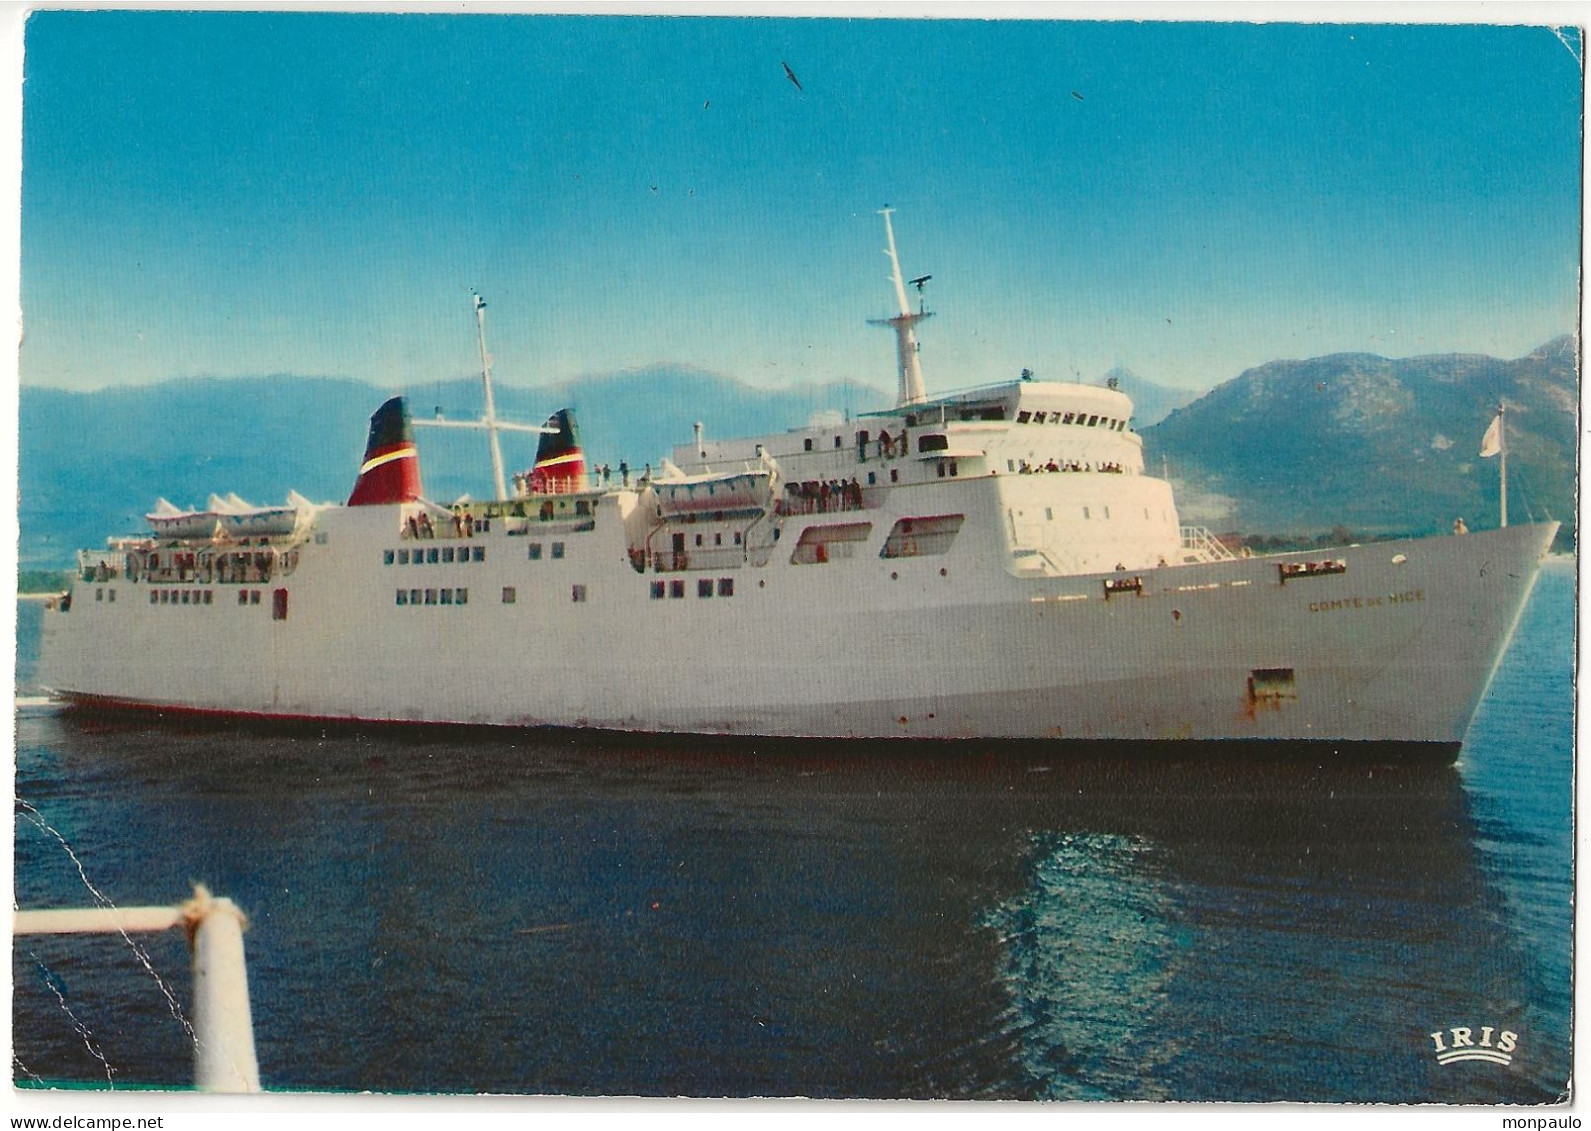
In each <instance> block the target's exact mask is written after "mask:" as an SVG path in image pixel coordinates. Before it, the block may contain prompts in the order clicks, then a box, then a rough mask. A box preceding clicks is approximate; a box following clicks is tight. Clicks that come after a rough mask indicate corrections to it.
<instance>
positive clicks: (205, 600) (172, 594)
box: [111, 589, 259, 605]
mask: <svg viewBox="0 0 1591 1131" xmlns="http://www.w3.org/2000/svg"><path fill="white" fill-rule="evenodd" d="M247 594H248V590H247V589H244V590H240V591H239V593H238V596H239V597H240V598H246V596H247ZM254 596H255V598H256V600H255V602H254V603H255V604H259V601H258V599H257V598H258V597H259V594H258V593H256V594H255V595H254ZM115 599H116V598H115V595H114V594H113V595H112V597H111V600H113V601H114V600H115ZM149 603H150V604H151V605H210V604H214V603H215V590H213V589H151V590H150V591H149ZM246 603H247V601H246V600H240V601H239V602H238V604H240V605H241V604H246Z"/></svg>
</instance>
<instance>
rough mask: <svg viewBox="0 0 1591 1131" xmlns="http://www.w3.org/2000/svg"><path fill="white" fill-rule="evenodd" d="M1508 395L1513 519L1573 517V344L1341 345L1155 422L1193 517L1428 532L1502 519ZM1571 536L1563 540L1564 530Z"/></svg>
mask: <svg viewBox="0 0 1591 1131" xmlns="http://www.w3.org/2000/svg"><path fill="white" fill-rule="evenodd" d="M1499 401H1501V402H1503V403H1504V404H1506V405H1507V408H1508V413H1507V423H1508V451H1509V459H1508V472H1509V485H1510V491H1509V519H1510V521H1512V522H1523V521H1526V520H1527V519H1528V518H1529V517H1530V516H1531V515H1534V516H1535V517H1536V518H1546V517H1548V516H1551V517H1552V518H1556V519H1558V520H1559V521H1561V522H1563V523H1564V524H1565V525H1566V527H1572V525H1573V523H1574V518H1575V510H1574V488H1575V466H1576V464H1575V457H1576V453H1575V440H1576V430H1575V429H1576V426H1575V413H1576V410H1577V408H1578V404H1579V386H1578V374H1577V358H1576V343H1575V342H1574V340H1573V339H1572V338H1569V337H1562V338H1557V339H1554V340H1553V341H1551V342H1548V343H1547V344H1546V345H1544V346H1542V347H1541V348H1539V349H1537V350H1535V351H1534V352H1533V353H1531V354H1529V355H1528V356H1526V357H1521V358H1516V359H1514V360H1511V361H1504V360H1499V359H1497V358H1493V357H1484V356H1476V355H1471V354H1440V355H1435V356H1428V357H1410V358H1399V359H1389V358H1384V357H1377V356H1375V355H1372V354H1334V355H1332V356H1330V357H1320V358H1314V359H1311V360H1308V361H1273V362H1270V363H1269V364H1266V365H1261V366H1259V367H1257V368H1255V369H1250V370H1248V371H1247V372H1245V373H1243V374H1241V375H1240V376H1238V377H1236V378H1234V379H1232V380H1231V381H1228V382H1226V383H1225V384H1223V385H1220V386H1218V387H1216V388H1215V389H1212V390H1211V391H1210V392H1209V393H1207V394H1205V395H1204V396H1203V397H1201V398H1199V399H1198V400H1197V401H1195V402H1194V403H1193V404H1191V405H1189V406H1187V407H1185V408H1182V409H1179V410H1177V411H1176V412H1173V413H1172V414H1171V415H1170V416H1169V417H1167V418H1166V419H1165V420H1164V421H1163V422H1161V423H1160V424H1159V425H1157V426H1155V427H1154V428H1151V429H1148V430H1147V431H1146V434H1145V437H1144V441H1145V448H1146V450H1147V451H1148V452H1149V453H1151V454H1150V456H1149V460H1150V463H1151V465H1152V467H1153V468H1154V469H1155V470H1158V469H1159V468H1160V466H1161V460H1162V459H1164V460H1165V461H1166V462H1167V463H1168V464H1169V467H1170V474H1171V478H1172V480H1173V482H1174V483H1175V484H1176V486H1177V488H1178V497H1179V501H1180V502H1181V504H1182V508H1183V513H1184V515H1185V516H1186V517H1187V518H1188V519H1189V520H1190V521H1199V522H1204V523H1205V524H1207V525H1209V526H1211V527H1213V528H1216V529H1219V530H1242V531H1248V532H1261V533H1271V534H1279V533H1288V532H1311V531H1321V530H1325V529H1326V528H1328V527H1329V526H1332V525H1334V524H1340V525H1343V526H1347V527H1349V528H1350V529H1352V530H1355V531H1362V532H1365V533H1429V532H1433V531H1445V530H1449V529H1451V528H1452V524H1453V520H1454V519H1455V518H1457V517H1459V516H1463V517H1465V519H1466V520H1467V521H1468V523H1469V524H1470V526H1472V527H1488V526H1494V525H1496V523H1497V520H1498V516H1497V511H1498V506H1497V477H1498V466H1497V465H1498V461H1497V460H1496V459H1495V458H1492V459H1481V458H1480V457H1479V451H1480V444H1481V437H1482V435H1483V433H1484V432H1485V430H1486V427H1487V425H1488V424H1489V423H1490V422H1491V419H1492V415H1493V412H1494V410H1495V408H1496V406H1497V404H1498V402H1499ZM1561 544H1562V543H1561Z"/></svg>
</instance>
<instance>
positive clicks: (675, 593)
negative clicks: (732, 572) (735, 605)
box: [652, 577, 735, 601]
mask: <svg viewBox="0 0 1591 1131" xmlns="http://www.w3.org/2000/svg"><path fill="white" fill-rule="evenodd" d="M713 592H714V585H713V579H712V578H710V577H703V578H700V579H698V580H697V582H696V596H698V597H711V596H712V595H713ZM717 592H718V595H719V596H720V597H733V596H734V595H735V579H734V578H733V577H720V578H719V579H718V584H717ZM683 596H685V582H684V581H681V580H674V581H654V582H652V600H654V601H661V600H663V598H665V597H669V598H677V597H683Z"/></svg>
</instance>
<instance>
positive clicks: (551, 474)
mask: <svg viewBox="0 0 1591 1131" xmlns="http://www.w3.org/2000/svg"><path fill="white" fill-rule="evenodd" d="M546 427H547V428H550V429H553V430H554V431H551V432H545V433H543V434H542V437H541V442H540V443H539V444H537V445H536V463H535V466H534V467H532V468H531V469H530V489H531V490H532V491H533V492H535V493H536V494H540V495H556V494H560V493H562V492H565V491H578V490H580V488H581V487H583V486H584V485H585V478H586V457H585V453H584V452H582V451H581V450H580V426H579V425H577V424H576V423H575V414H574V413H573V412H572V411H570V410H569V409H566V408H565V409H559V410H558V411H557V412H555V413H553V414H552V415H551V416H550V417H548V418H547V424H546Z"/></svg>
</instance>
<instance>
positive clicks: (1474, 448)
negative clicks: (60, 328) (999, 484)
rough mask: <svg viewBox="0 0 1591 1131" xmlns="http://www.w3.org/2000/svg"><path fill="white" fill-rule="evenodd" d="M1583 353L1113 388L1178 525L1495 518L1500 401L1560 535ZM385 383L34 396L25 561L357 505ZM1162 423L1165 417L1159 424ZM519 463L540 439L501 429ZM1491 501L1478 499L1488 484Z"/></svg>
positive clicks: (740, 427)
mask: <svg viewBox="0 0 1591 1131" xmlns="http://www.w3.org/2000/svg"><path fill="white" fill-rule="evenodd" d="M1576 360H1577V358H1576V343H1575V342H1574V341H1573V340H1572V339H1569V338H1559V339H1556V340H1554V341H1553V342H1549V343H1547V344H1546V345H1545V346H1543V347H1541V348H1540V349H1538V350H1536V351H1534V352H1533V353H1531V354H1529V355H1528V356H1526V357H1523V358H1518V359H1515V360H1512V361H1501V360H1498V359H1496V358H1490V357H1478V356H1472V355H1458V354H1449V355H1441V356H1436V357H1421V358H1405V359H1397V360H1391V359H1387V358H1382V357H1375V356H1372V355H1368V354H1339V355H1334V356H1331V357H1323V358H1315V359H1312V360H1308V361H1275V362H1271V363H1269V364H1267V365H1262V366H1259V367H1258V368H1255V369H1251V370H1248V371H1247V372H1245V373H1243V374H1241V375H1240V376H1238V377H1236V378H1234V379H1232V380H1231V381H1228V382H1226V383H1225V384H1223V385H1220V386H1218V387H1216V388H1215V389H1213V390H1211V391H1210V392H1208V393H1206V394H1204V395H1203V396H1202V397H1198V398H1197V399H1196V400H1193V401H1192V403H1182V404H1180V405H1179V404H1178V403H1177V402H1178V401H1179V400H1180V401H1184V402H1185V401H1186V400H1187V399H1188V398H1191V397H1193V396H1195V394H1192V393H1182V392H1180V391H1176V390H1169V389H1164V388H1162V387H1160V386H1156V385H1154V384H1153V383H1152V382H1147V381H1144V380H1143V379H1142V378H1140V377H1137V376H1136V375H1135V374H1132V373H1130V372H1128V371H1125V370H1116V371H1113V372H1112V373H1111V374H1109V375H1107V376H1109V377H1114V378H1116V380H1117V382H1118V384H1119V386H1120V387H1121V388H1122V390H1123V391H1124V392H1127V393H1129V395H1134V396H1135V400H1139V401H1140V403H1141V405H1142V408H1141V411H1140V413H1139V416H1138V417H1137V418H1135V423H1136V425H1137V427H1139V428H1140V429H1141V430H1142V431H1143V433H1144V439H1145V451H1146V453H1147V456H1146V458H1147V460H1148V463H1149V467H1150V470H1151V471H1154V472H1159V471H1160V470H1161V467H1162V466H1165V467H1166V468H1168V469H1169V473H1170V476H1171V478H1172V480H1173V482H1174V484H1175V485H1176V488H1177V492H1178V500H1179V503H1180V505H1181V508H1182V510H1183V513H1184V515H1185V517H1186V518H1187V519H1188V521H1194V522H1202V523H1204V524H1205V525H1208V526H1211V527H1212V528H1213V529H1216V530H1219V531H1232V530H1242V531H1246V532H1249V533H1264V534H1272V535H1276V534H1282V535H1288V534H1302V533H1308V532H1313V531H1320V530H1324V529H1326V528H1328V527H1330V526H1332V525H1334V524H1341V525H1345V526H1347V527H1349V528H1351V529H1352V530H1354V531H1362V532H1364V533H1366V534H1390V533H1423V532H1431V531H1437V530H1443V529H1447V528H1449V527H1450V526H1451V524H1452V521H1453V519H1454V518H1455V517H1457V516H1458V515H1465V516H1466V517H1467V518H1468V519H1469V521H1470V523H1471V525H1479V526H1484V525H1490V524H1491V523H1493V522H1495V512H1496V489H1495V484H1496V468H1495V464H1496V461H1495V460H1482V459H1480V458H1478V456H1477V452H1478V448H1479V443H1480V437H1481V433H1482V431H1484V429H1485V427H1486V425H1487V424H1488V422H1489V421H1490V420H1491V415H1492V410H1493V408H1494V406H1495V405H1496V404H1497V403H1498V402H1499V401H1501V402H1502V403H1504V404H1506V405H1507V407H1508V444H1509V452H1510V459H1509V475H1510V480H1511V483H1512V484H1513V485H1514V489H1513V490H1512V491H1511V492H1510V498H1511V507H1512V508H1514V515H1513V516H1511V517H1514V518H1515V521H1519V520H1523V519H1524V518H1526V517H1527V516H1529V515H1531V514H1534V515H1536V516H1537V517H1542V516H1545V515H1549V514H1550V515H1551V516H1552V517H1555V518H1558V519H1560V520H1563V521H1565V522H1566V523H1572V522H1573V518H1574V507H1573V500H1574V482H1575V479H1574V477H1575V466H1576V465H1575V439H1576V431H1575V427H1576V426H1575V419H1576V415H1575V414H1576V410H1577V408H1578V382H1577V368H1576ZM496 392H497V403H498V411H499V414H500V415H501V416H503V417H504V418H506V419H514V420H520V421H527V422H529V421H540V420H543V419H545V418H546V416H547V415H548V414H549V413H550V412H551V411H552V410H554V409H556V408H561V407H566V406H567V407H572V408H574V409H575V411H576V415H577V417H578V419H579V421H580V425H581V429H582V432H583V439H584V441H585V446H586V451H587V454H588V457H589V458H590V459H591V460H592V461H593V462H594V463H599V464H600V463H603V462H606V463H610V464H611V465H613V466H614V467H615V468H617V466H618V464H619V462H620V460H621V459H622V460H627V461H628V462H629V464H630V465H631V466H632V467H635V468H640V467H642V466H644V465H645V463H646V462H647V461H651V462H653V464H654V465H655V464H656V462H657V461H658V460H659V459H660V458H661V457H662V456H663V455H665V454H667V452H668V451H669V449H670V448H672V446H673V445H674V444H678V443H686V442H688V441H689V440H690V437H691V429H692V426H693V424H695V423H696V422H697V421H701V422H702V424H703V426H704V429H705V431H706V434H707V435H708V436H714V435H718V436H726V435H744V434H754V433H761V432H773V431H778V430H780V429H783V428H789V427H795V426H799V425H801V424H804V423H806V422H807V421H808V420H810V419H812V418H813V417H814V416H815V415H817V414H824V415H826V416H828V417H830V418H840V417H843V416H845V415H850V414H854V413H858V412H865V411H868V410H871V409H877V408H882V407H886V406H887V404H888V395H887V394H886V393H884V392H883V391H881V390H879V389H875V388H873V387H871V386H867V385H861V384H857V383H830V384H814V385H808V386H802V387H798V388H795V389H782V390H776V389H762V388H756V387H753V386H750V385H747V384H744V383H742V382H739V381H736V380H734V379H732V378H728V377H724V376H720V375H718V374H713V373H707V372H704V371H701V370H697V369H690V368H685V367H679V366H653V367H649V368H644V369H637V370H628V371H625V372H622V373H612V374H605V375H599V376H592V377H585V378H581V379H578V380H574V381H568V382H564V383H561V384H557V385H551V386H541V387H537V388H533V389H526V388H513V387H499V388H498V389H497V391H496ZM389 395H391V394H390V392H388V391H386V390H382V389H378V388H376V387H374V386H372V385H368V384H365V383H362V382H359V381H354V380H346V379H334V378H313V377H297V376H274V377H261V378H229V379H224V380H223V379H206V378H191V379H183V380H176V381H169V382H165V383H162V384H158V385H148V386H139V387H134V388H115V389H105V390H101V391H97V392H91V393H74V392H65V391H61V390H55V389H44V388H38V387H33V386H24V387H23V388H22V389H21V393H20V402H19V425H20V436H19V448H18V453H19V464H20V467H19V483H18V495H19V512H18V513H19V520H20V527H21V544H20V547H19V564H20V565H21V566H23V567H33V568H52V567H57V566H63V565H70V563H71V561H72V558H73V553H74V551H76V550H77V549H79V548H82V547H90V546H99V545H103V544H104V539H105V537H106V536H107V535H108V534H113V533H131V532H134V531H137V530H139V529H141V528H142V527H143V517H142V516H143V515H144V514H145V513H146V512H148V511H150V510H152V509H153V507H154V503H155V500H156V498H157V497H165V498H167V499H170V500H171V501H173V502H174V503H176V504H177V505H179V506H186V505H190V504H203V502H204V501H205V499H206V497H207V496H208V495H209V494H210V493H212V492H214V493H217V494H226V493H228V492H235V493H237V494H239V495H241V496H243V497H244V498H246V499H249V500H250V501H252V502H255V503H267V502H279V501H281V500H282V499H284V498H285V497H286V494H287V491H288V489H290V488H291V489H295V490H297V491H299V492H300V493H301V494H304V495H306V496H308V497H310V498H312V499H315V500H317V501H321V500H336V501H341V500H342V499H345V498H346V497H347V493H348V490H349V488H350V487H351V485H352V483H353V480H354V476H355V472H356V470H357V467H358V463H359V459H360V456H361V453H362V452H363V450H364V440H365V433H366V430H367V427H368V420H369V416H370V414H371V412H372V411H374V409H375V407H376V405H378V404H379V403H380V402H381V401H382V400H383V399H385V397H387V396H389ZM479 404H480V388H479V384H478V379H477V380H458V381H450V382H442V383H438V384H434V385H432V386H429V387H427V388H425V389H421V390H410V405H411V411H412V412H413V414H414V415H415V416H416V417H417V418H422V419H423V418H425V417H427V416H430V415H432V413H433V412H434V411H435V409H436V408H438V407H440V408H442V409H443V410H444V411H445V413H446V415H447V416H448V417H449V418H451V419H468V418H471V417H474V416H478V414H479V411H480V410H479V407H478V406H479ZM1161 412H1169V415H1168V416H1166V417H1165V419H1163V420H1160V421H1159V422H1158V423H1155V424H1153V425H1152V426H1150V425H1149V424H1147V423H1146V422H1147V421H1151V420H1154V419H1155V418H1156V417H1157V416H1158V415H1159V414H1160V413H1161ZM419 438H420V444H421V450H422V457H421V463H422V475H423V478H424V485H425V489H426V493H427V494H428V495H429V496H431V497H433V498H436V499H440V500H451V499H454V498H457V497H459V496H460V495H462V494H465V493H470V494H473V495H476V496H482V495H484V494H486V493H487V492H488V491H489V489H490V488H489V482H488V480H487V478H486V475H485V473H484V470H483V469H484V468H486V467H487V466H488V461H487V458H486V444H485V440H484V438H483V437H482V436H481V435H480V434H479V433H478V432H463V431H456V430H450V429H435V430H421V431H420V432H419ZM503 444H504V449H505V451H504V454H505V457H506V462H507V463H508V464H509V465H510V466H511V467H526V466H528V465H529V464H530V462H531V459H532V456H533V454H534V440H533V438H532V437H527V436H523V435H513V434H506V435H505V437H504V441H503ZM1488 492H1489V493H1488Z"/></svg>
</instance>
